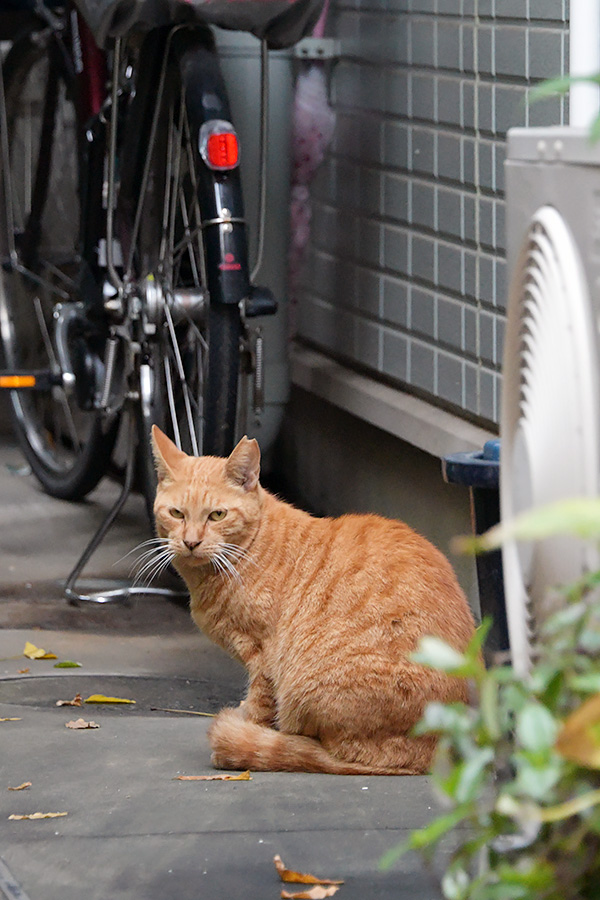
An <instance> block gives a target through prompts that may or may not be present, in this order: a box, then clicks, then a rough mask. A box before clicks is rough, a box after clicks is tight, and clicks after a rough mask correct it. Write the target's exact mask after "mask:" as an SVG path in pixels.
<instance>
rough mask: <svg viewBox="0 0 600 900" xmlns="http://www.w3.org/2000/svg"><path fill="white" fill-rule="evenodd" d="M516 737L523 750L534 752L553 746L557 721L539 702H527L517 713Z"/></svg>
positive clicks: (556, 731) (556, 732)
mask: <svg viewBox="0 0 600 900" xmlns="http://www.w3.org/2000/svg"><path fill="white" fill-rule="evenodd" d="M516 732H517V738H518V740H519V743H520V744H521V746H522V747H523V748H524V749H525V750H531V751H532V752H534V753H536V752H538V751H539V750H548V749H549V748H550V747H552V746H554V742H555V740H556V735H557V734H558V723H557V722H556V719H555V718H554V716H553V715H552V713H551V712H550V711H549V710H548V709H546V707H545V706H542V705H541V704H540V703H528V704H527V705H526V706H524V707H523V709H521V710H520V711H519V713H518V715H517V725H516Z"/></svg>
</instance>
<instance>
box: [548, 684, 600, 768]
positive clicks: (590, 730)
mask: <svg viewBox="0 0 600 900" xmlns="http://www.w3.org/2000/svg"><path fill="white" fill-rule="evenodd" d="M599 726H600V694H595V695H594V696H593V697H590V699H589V700H586V701H585V703H583V704H582V705H581V706H580V707H579V709H576V710H575V712H574V713H571V715H570V716H569V717H568V718H567V719H566V721H565V722H564V724H563V727H562V729H561V731H560V733H559V735H558V738H557V740H556V750H557V751H558V752H559V753H560V754H561V756H564V757H565V759H570V760H572V762H576V763H579V765H581V766H585V767H586V768H588V769H600V733H599Z"/></svg>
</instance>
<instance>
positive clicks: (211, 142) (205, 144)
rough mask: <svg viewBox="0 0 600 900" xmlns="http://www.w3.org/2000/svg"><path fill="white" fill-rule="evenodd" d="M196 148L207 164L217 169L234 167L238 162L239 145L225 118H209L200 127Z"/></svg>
mask: <svg viewBox="0 0 600 900" xmlns="http://www.w3.org/2000/svg"><path fill="white" fill-rule="evenodd" d="M198 149H199V150H200V155H201V157H202V159H203V160H204V162H205V163H206V165H207V166H209V167H210V168H211V169H216V170H217V171H227V170H228V169H235V168H236V167H237V166H238V165H239V162H240V145H239V143H238V139H237V134H236V133H235V128H234V127H233V125H232V124H231V122H226V121H225V119H210V120H209V121H208V122H204V123H203V124H202V125H201V127H200V134H199V135H198Z"/></svg>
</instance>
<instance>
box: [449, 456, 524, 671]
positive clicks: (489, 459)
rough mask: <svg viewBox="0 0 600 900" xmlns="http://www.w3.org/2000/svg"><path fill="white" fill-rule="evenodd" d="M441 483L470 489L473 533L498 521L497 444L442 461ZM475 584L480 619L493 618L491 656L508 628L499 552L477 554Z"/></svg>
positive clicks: (503, 644) (502, 647)
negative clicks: (476, 586)
mask: <svg viewBox="0 0 600 900" xmlns="http://www.w3.org/2000/svg"><path fill="white" fill-rule="evenodd" d="M442 474H443V476H444V481H447V482H448V483H449V484H463V485H465V486H466V487H468V488H469V494H470V498H471V519H472V522H473V531H474V532H475V534H483V533H484V532H485V531H487V530H488V528H491V527H492V526H493V525H497V524H498V522H499V521H500V496H499V490H498V488H499V476H500V441H499V440H492V441H487V443H486V444H485V445H484V448H483V450H480V451H477V452H475V453H453V454H452V455H451V456H446V457H444V459H443V460H442ZM476 565H477V584H478V587H479V603H480V607H481V616H482V618H483V617H484V616H489V617H490V618H491V619H492V622H493V624H492V627H491V629H490V633H489V634H488V637H487V641H486V651H487V653H488V654H493V653H496V652H499V651H504V650H508V646H509V645H508V627H507V623H506V606H505V603H504V578H503V575H502V554H501V552H500V550H492V551H490V552H489V553H482V554H479V555H478V556H477V558H476Z"/></svg>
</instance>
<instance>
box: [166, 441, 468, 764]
mask: <svg viewBox="0 0 600 900" xmlns="http://www.w3.org/2000/svg"><path fill="white" fill-rule="evenodd" d="M153 440H154V453H155V458H156V465H157V471H158V477H159V485H158V491H157V495H156V503H155V505H154V512H155V515H156V525H157V533H158V535H159V538H162V539H163V546H162V548H161V552H162V554H163V556H162V559H163V560H166V559H168V560H170V561H172V563H173V565H174V566H175V568H176V569H177V571H178V572H179V573H180V574H181V576H182V577H183V578H184V580H185V582H186V584H187V586H188V589H189V592H190V597H191V612H192V616H193V618H194V621H195V622H196V624H197V625H198V626H199V627H200V628H201V629H202V630H203V631H204V632H205V633H206V634H207V635H208V636H209V637H210V638H212V640H213V641H215V642H216V643H217V644H219V645H220V646H221V647H223V648H224V649H225V650H226V651H227V652H228V653H230V654H231V655H232V656H233V657H235V658H236V659H238V660H240V661H241V662H242V663H243V664H244V665H245V666H246V668H247V670H248V674H249V688H248V694H247V697H246V700H245V701H244V702H243V703H242V704H241V705H240V706H239V707H238V708H237V709H224V710H222V711H221V712H220V713H219V714H218V715H217V717H216V718H215V720H214V723H213V724H212V726H211V728H210V731H209V740H210V743H211V747H212V750H213V754H212V760H213V763H214V765H215V766H217V767H218V768H224V769H254V770H265V771H278V770H279V771H303V772H331V773H337V774H374V775H387V774H417V773H422V772H425V771H427V769H428V768H429V765H430V763H431V758H432V754H433V750H434V745H435V739H434V738H433V737H431V736H429V735H428V736H425V737H419V738H414V737H410V736H409V732H410V730H411V728H412V726H413V725H414V724H415V723H416V722H417V721H418V719H419V718H420V716H421V714H422V712H423V709H424V707H425V705H426V704H427V703H428V702H429V701H430V700H438V701H443V702H451V701H456V700H463V699H465V687H464V685H463V683H462V682H460V681H459V680H457V679H453V678H450V677H448V676H447V675H445V674H443V673H441V672H438V671H435V670H431V669H427V668H425V667H423V666H420V665H417V664H415V663H413V662H411V661H410V660H409V658H408V657H409V654H410V653H411V651H413V650H414V649H415V648H416V646H417V644H418V642H419V639H420V637H421V636H422V635H428V634H431V635H437V636H439V637H440V638H443V639H444V640H446V641H447V642H448V643H449V644H451V645H452V646H453V647H455V648H456V649H457V650H464V648H465V646H466V644H467V643H468V641H469V639H470V637H471V636H472V634H473V629H474V626H473V619H472V616H471V613H470V611H469V608H468V606H467V602H466V600H465V597H464V595H463V593H462V591H461V590H460V588H459V586H458V584H457V581H456V578H455V575H454V573H453V571H452V568H451V566H450V564H449V563H448V561H447V560H446V559H445V557H444V556H443V555H442V554H441V553H440V552H439V551H438V550H436V549H435V548H434V547H433V546H432V545H431V544H430V543H429V542H428V541H427V540H425V538H423V537H421V536H420V535H418V534H416V533H415V532H414V531H412V529H411V528H409V527H408V526H407V525H405V524H403V523H402V522H396V521H390V520H387V519H383V518H380V517H379V516H374V515H347V516H342V517H341V518H338V519H328V518H322V519H320V518H313V517H312V516H310V515H308V514H307V513H305V512H302V511H301V510H298V509H295V508H294V507H293V506H290V505H289V504H288V503H284V502H283V501H281V500H278V499H277V498H276V497H274V496H273V495H272V494H270V493H268V492H267V491H266V490H264V489H263V488H262V487H261V485H260V484H259V480H258V479H259V471H260V452H259V449H258V444H257V443H256V441H254V440H248V439H247V438H242V440H241V441H240V442H239V444H238V445H237V447H236V448H235V450H234V451H233V453H232V454H231V456H229V458H227V459H220V458H217V457H211V456H204V457H200V458H196V457H191V456H187V455H186V454H185V453H183V452H182V451H181V450H178V449H177V447H176V446H175V445H174V444H173V443H172V442H171V441H170V440H169V438H167V437H166V436H165V435H164V434H163V433H162V432H161V431H159V429H158V428H156V426H154V428H153Z"/></svg>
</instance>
